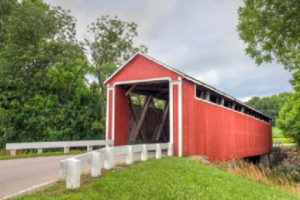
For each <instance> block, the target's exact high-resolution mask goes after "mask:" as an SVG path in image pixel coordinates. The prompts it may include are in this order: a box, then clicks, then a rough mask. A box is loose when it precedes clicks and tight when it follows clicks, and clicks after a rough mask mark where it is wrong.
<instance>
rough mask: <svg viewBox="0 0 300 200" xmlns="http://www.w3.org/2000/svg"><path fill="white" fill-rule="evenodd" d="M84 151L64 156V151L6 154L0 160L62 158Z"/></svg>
mask: <svg viewBox="0 0 300 200" xmlns="http://www.w3.org/2000/svg"><path fill="white" fill-rule="evenodd" d="M84 152H85V151H83V150H71V151H70V152H69V153H67V154H64V152H63V151H49V152H43V153H42V154H37V153H36V152H29V153H19V154H17V155H15V156H11V155H6V154H4V153H2V154H0V160H9V159H18V158H31V157H41V156H60V155H75V154H81V153H84Z"/></svg>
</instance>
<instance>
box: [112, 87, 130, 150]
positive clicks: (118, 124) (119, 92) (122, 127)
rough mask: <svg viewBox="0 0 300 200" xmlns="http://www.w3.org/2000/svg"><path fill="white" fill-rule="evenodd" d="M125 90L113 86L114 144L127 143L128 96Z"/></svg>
mask: <svg viewBox="0 0 300 200" xmlns="http://www.w3.org/2000/svg"><path fill="white" fill-rule="evenodd" d="M125 93H126V91H125V90H124V89H122V88H121V87H119V86H116V87H115V98H116V102H115V106H116V107H115V109H116V112H115V142H114V144H115V145H116V146H119V145H127V144H128V120H129V119H128V98H127V96H126V95H125Z"/></svg>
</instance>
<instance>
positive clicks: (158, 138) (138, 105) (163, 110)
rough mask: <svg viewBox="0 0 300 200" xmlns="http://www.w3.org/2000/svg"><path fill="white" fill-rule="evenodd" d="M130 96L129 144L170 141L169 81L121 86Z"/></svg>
mask: <svg viewBox="0 0 300 200" xmlns="http://www.w3.org/2000/svg"><path fill="white" fill-rule="evenodd" d="M121 87H122V88H124V89H125V91H126V96H127V97H128V106H129V116H128V117H129V124H128V132H129V138H128V139H129V140H128V141H129V144H137V143H156V142H168V141H169V82H168V81H156V82H144V83H134V84H127V85H122V86H121Z"/></svg>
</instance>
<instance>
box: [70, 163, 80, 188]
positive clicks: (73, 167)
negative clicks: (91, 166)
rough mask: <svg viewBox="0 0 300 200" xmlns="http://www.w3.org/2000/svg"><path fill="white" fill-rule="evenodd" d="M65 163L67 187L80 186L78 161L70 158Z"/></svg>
mask: <svg viewBox="0 0 300 200" xmlns="http://www.w3.org/2000/svg"><path fill="white" fill-rule="evenodd" d="M67 163H68V167H67V189H75V188H78V187H79V186H80V161H79V160H76V159H73V158H70V159H68V161H67Z"/></svg>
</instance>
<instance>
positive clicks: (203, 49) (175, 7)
mask: <svg viewBox="0 0 300 200" xmlns="http://www.w3.org/2000/svg"><path fill="white" fill-rule="evenodd" d="M46 2H47V3H49V4H50V5H52V6H57V5H60V6H62V7H63V8H64V9H70V10H71V14H72V15H73V16H74V17H75V18H76V19H77V34H78V38H79V39H82V38H84V37H86V26H87V25H88V24H90V23H91V22H93V21H95V20H96V18H98V17H101V15H106V14H108V15H111V16H115V15H117V16H118V17H119V18H120V19H122V20H124V21H134V22H136V23H137V24H138V32H139V36H138V41H137V42H138V43H140V44H145V45H146V46H147V47H148V49H149V51H148V55H149V56H152V57H154V58H155V59H157V60H160V61H162V62H163V63H165V64H168V65H170V66H172V67H174V68H177V69H179V70H181V71H182V72H185V73H187V74H188V75H191V76H193V77H195V78H197V79H199V80H201V81H204V82H206V83H208V84H210V85H212V86H214V87H216V88H218V89H220V90H222V91H224V92H226V93H228V94H230V95H232V96H234V97H236V98H239V99H241V100H247V99H249V98H250V97H252V96H267V95H271V94H277V93H280V92H284V91H291V86H290V84H289V82H288V80H289V79H290V74H289V73H288V72H287V71H285V70H284V69H283V67H282V66H281V65H279V64H276V63H272V64H267V65H266V64H265V65H262V66H259V67H257V66H256V64H255V63H254V61H253V60H252V59H250V58H249V57H248V56H247V55H245V53H244V48H245V44H244V43H243V41H241V40H240V39H239V36H238V33H237V31H236V25H237V23H238V15H237V9H238V7H239V6H240V5H241V4H242V2H241V1H238V0H231V1H220V0H190V1H180V0H143V1H141V0H46Z"/></svg>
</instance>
